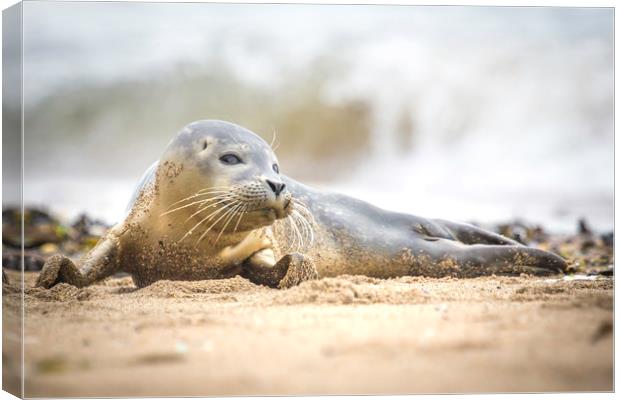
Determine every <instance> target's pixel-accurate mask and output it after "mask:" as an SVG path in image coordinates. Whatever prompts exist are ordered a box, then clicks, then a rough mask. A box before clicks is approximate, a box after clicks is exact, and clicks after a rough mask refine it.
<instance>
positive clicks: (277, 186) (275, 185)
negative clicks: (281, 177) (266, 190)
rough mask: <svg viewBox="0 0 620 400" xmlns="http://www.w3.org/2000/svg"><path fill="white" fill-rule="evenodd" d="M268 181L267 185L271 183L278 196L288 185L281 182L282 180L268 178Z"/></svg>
mask: <svg viewBox="0 0 620 400" xmlns="http://www.w3.org/2000/svg"><path fill="white" fill-rule="evenodd" d="M266 181H267V185H269V187H270V188H271V190H272V191H273V192H274V193H275V195H276V196H278V195H279V194H280V193H282V191H283V190H284V187H285V186H286V185H285V184H284V183H281V182H273V181H270V180H269V179H267V180H266Z"/></svg>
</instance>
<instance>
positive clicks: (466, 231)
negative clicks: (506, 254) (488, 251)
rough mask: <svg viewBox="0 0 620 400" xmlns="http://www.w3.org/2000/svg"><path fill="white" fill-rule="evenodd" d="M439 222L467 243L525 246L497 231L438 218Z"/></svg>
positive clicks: (460, 240)
mask: <svg viewBox="0 0 620 400" xmlns="http://www.w3.org/2000/svg"><path fill="white" fill-rule="evenodd" d="M435 222H437V223H438V224H440V225H442V226H443V227H444V228H446V229H447V230H449V231H450V233H451V234H452V235H453V236H454V237H455V238H456V240H458V241H459V242H462V243H465V244H495V245H511V246H523V245H522V244H521V243H519V242H517V241H515V240H512V239H510V238H507V237H505V236H502V235H498V234H497V233H493V232H489V231H487V230H484V229H482V228H478V227H477V226H474V225H470V224H464V223H459V222H452V221H446V220H441V219H437V220H435Z"/></svg>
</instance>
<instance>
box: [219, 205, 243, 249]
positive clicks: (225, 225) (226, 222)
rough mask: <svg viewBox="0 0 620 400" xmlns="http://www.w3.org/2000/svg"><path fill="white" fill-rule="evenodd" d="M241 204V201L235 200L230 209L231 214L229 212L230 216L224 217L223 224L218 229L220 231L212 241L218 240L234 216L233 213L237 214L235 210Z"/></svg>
mask: <svg viewBox="0 0 620 400" xmlns="http://www.w3.org/2000/svg"><path fill="white" fill-rule="evenodd" d="M241 206H242V204H241V202H237V204H236V205H235V206H234V207H233V208H232V211H233V212H232V214H230V216H229V217H228V218H227V219H226V221H225V224H224V226H223V227H222V229H221V230H220V233H219V234H218V235H217V237H216V238H215V242H214V243H217V241H218V240H220V237H221V236H222V233H224V230H225V229H226V227H227V226H228V224H229V223H230V221H232V220H233V218H235V215H237V210H239V208H241Z"/></svg>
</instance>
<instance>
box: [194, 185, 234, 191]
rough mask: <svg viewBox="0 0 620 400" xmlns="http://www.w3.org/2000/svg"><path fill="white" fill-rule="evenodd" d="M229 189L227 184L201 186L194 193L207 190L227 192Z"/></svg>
mask: <svg viewBox="0 0 620 400" xmlns="http://www.w3.org/2000/svg"><path fill="white" fill-rule="evenodd" d="M229 190H230V187H229V186H211V187H207V188H202V189H200V190H199V191H197V192H196V193H204V192H207V191H223V192H227V191H229Z"/></svg>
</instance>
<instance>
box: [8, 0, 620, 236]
mask: <svg viewBox="0 0 620 400" xmlns="http://www.w3.org/2000/svg"><path fill="white" fill-rule="evenodd" d="M24 21H27V23H25V25H24V28H25V31H24V102H25V115H24V122H25V124H24V132H25V171H24V172H25V186H24V201H25V203H26V205H27V206H37V207H44V208H46V209H47V210H49V211H51V212H53V213H55V214H56V215H58V216H60V217H62V218H75V217H77V216H78V215H79V214H81V213H83V212H86V213H87V214H88V215H90V216H92V217H94V218H99V219H102V220H103V221H105V222H106V223H114V222H117V221H119V220H121V219H122V217H123V214H124V210H125V207H126V205H127V202H128V200H129V198H130V195H131V193H132V190H133V186H134V184H135V183H136V182H137V181H138V179H139V178H140V176H141V174H142V173H143V171H144V170H145V169H146V168H147V167H148V166H149V165H150V164H151V163H152V162H153V161H154V160H156V159H157V158H158V157H159V155H160V154H161V152H162V151H163V149H164V147H165V146H166V144H167V143H168V141H169V140H170V139H171V137H172V136H173V135H174V134H175V132H177V131H178V130H180V129H181V128H182V127H183V126H184V125H186V124H188V123H189V122H192V121H195V120H199V119H212V118H214V119H224V120H228V121H232V122H235V123H238V124H240V125H242V126H245V127H247V128H249V129H251V130H253V131H254V132H256V133H258V134H260V135H261V136H262V137H263V138H265V140H266V141H267V142H270V141H271V139H272V137H273V135H274V132H275V134H276V137H277V139H276V142H277V143H278V147H277V151H276V153H277V154H278V156H279V158H280V161H281V164H282V171H283V172H284V173H285V174H287V175H289V176H291V177H293V178H295V179H298V180H302V181H304V182H305V183H308V184H311V185H315V186H319V187H323V188H328V189H332V190H335V191H339V192H343V193H347V194H350V195H353V196H356V197H359V198H362V199H364V200H367V201H369V202H371V203H373V204H375V205H378V206H381V207H384V208H387V209H392V210H397V211H404V212H409V213H413V214H416V215H421V216H426V217H441V218H447V219H453V220H460V221H468V222H476V223H483V224H484V223H493V222H498V221H506V220H511V219H515V218H519V219H523V220H526V221H531V222H535V223H540V224H543V225H544V226H545V227H546V228H547V229H549V230H551V231H555V232H563V231H573V230H574V229H575V227H576V224H577V220H578V219H579V218H581V217H584V218H586V219H587V221H588V222H589V224H590V225H591V226H592V227H593V228H594V229H596V230H601V231H602V230H609V229H613V140H614V137H613V133H614V131H613V128H614V120H613V101H614V98H613V78H614V76H613V39H612V38H613V11H612V9H584V8H544V7H537V8H527V7H519V8H510V7H428V6H352V5H349V6H326V5H267V4H264V5H249V4H243V5H235V4H199V3H193V4H181V3H174V4H164V3H71V2H34V1H33V2H26V3H24ZM5 118H6V117H5ZM10 201H16V199H5V203H7V202H10Z"/></svg>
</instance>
